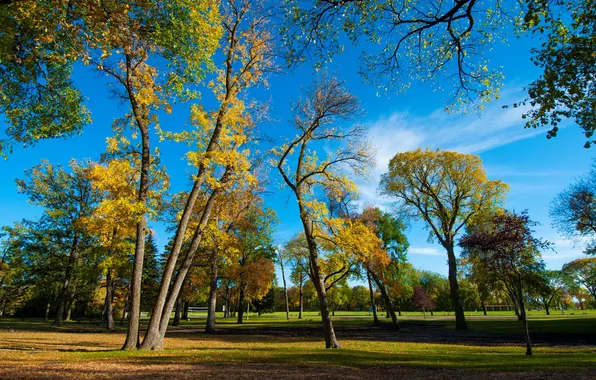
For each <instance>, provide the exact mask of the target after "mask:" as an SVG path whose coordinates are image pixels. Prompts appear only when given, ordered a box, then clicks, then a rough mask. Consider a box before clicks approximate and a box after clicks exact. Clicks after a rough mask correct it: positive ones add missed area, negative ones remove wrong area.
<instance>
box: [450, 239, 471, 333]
mask: <svg viewBox="0 0 596 380" xmlns="http://www.w3.org/2000/svg"><path fill="white" fill-rule="evenodd" d="M445 248H446V249H447V259H448V260H447V262H448V264H449V287H450V289H451V301H452V302H453V309H454V310H455V328H456V329H458V330H467V329H468V324H467V323H466V316H465V314H464V308H463V306H462V303H461V298H460V296H459V285H458V283H457V261H456V259H455V253H454V251H453V242H447V243H446V244H445Z"/></svg>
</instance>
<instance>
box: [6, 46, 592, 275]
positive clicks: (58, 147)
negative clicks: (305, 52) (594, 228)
mask: <svg viewBox="0 0 596 380" xmlns="http://www.w3.org/2000/svg"><path fill="white" fill-rule="evenodd" d="M531 43H532V42H528V41H522V40H518V39H515V38H514V39H512V40H511V42H510V44H509V45H501V46H499V47H497V48H495V49H494V50H493V51H492V52H490V53H489V55H488V58H490V60H491V65H493V67H499V66H503V72H504V74H505V80H504V81H505V86H504V87H503V89H502V97H501V99H499V100H497V101H495V102H494V103H491V104H489V105H487V107H486V109H485V110H484V112H483V113H482V114H480V115H478V114H469V115H461V114H446V113H444V112H443V108H444V105H445V104H444V99H445V97H446V96H447V94H445V93H442V92H435V91H433V87H432V86H430V85H424V84H416V83H414V84H413V85H412V88H411V89H410V90H409V91H408V92H407V93H405V94H393V95H385V94H381V95H378V94H377V89H376V87H374V86H371V85H366V84H363V83H362V79H361V78H360V77H358V76H357V74H356V73H357V69H358V55H357V54H356V53H355V52H356V50H359V49H347V52H346V53H344V54H343V55H341V56H338V57H336V58H335V59H334V62H333V63H332V64H331V65H330V67H329V68H328V69H329V71H330V72H332V73H334V74H335V75H337V76H338V77H339V78H341V79H343V80H345V81H346V86H347V87H348V88H349V89H350V90H351V91H352V93H353V94H355V95H356V96H357V97H358V98H359V99H360V101H361V103H362V107H363V109H364V110H365V112H366V113H365V115H364V116H363V117H362V118H360V119H359V120H357V121H358V122H360V123H363V124H364V125H366V126H367V127H368V137H369V140H370V142H371V143H372V144H373V145H374V146H376V149H377V158H376V166H375V167H374V168H371V172H370V176H369V179H368V180H367V181H366V182H365V181H363V180H359V181H358V182H359V184H360V185H361V192H362V194H361V202H362V203H368V204H372V205H378V206H381V207H385V208H387V209H390V208H391V201H390V200H388V199H384V198H382V197H380V196H379V195H378V194H377V191H376V189H377V185H378V180H379V177H380V175H381V174H382V173H383V172H384V171H385V170H386V166H387V163H388V161H389V159H390V158H391V157H393V156H394V155H395V154H396V153H398V152H401V151H407V150H412V149H416V148H419V147H420V148H425V147H429V148H431V149H436V148H441V149H449V150H457V151H461V152H465V153H474V154H479V155H480V157H481V158H482V160H483V163H484V165H485V168H486V171H487V174H488V176H489V178H490V179H501V180H503V181H505V182H506V183H508V184H509V185H510V192H509V195H508V199H507V206H508V207H509V208H512V209H515V210H518V211H521V210H523V209H528V210H529V213H530V216H531V217H532V219H534V220H536V221H538V222H540V223H541V225H540V226H539V227H537V228H536V235H537V236H539V237H542V238H545V239H548V240H550V241H551V242H554V243H555V247H556V253H555V252H545V253H544V258H545V261H546V262H547V266H548V267H549V268H553V269H558V268H560V267H561V266H562V265H563V264H564V263H565V262H568V261H570V260H572V259H573V258H575V257H579V256H581V255H582V252H581V251H582V247H581V244H579V245H578V244H574V243H573V242H571V241H567V240H565V239H563V237H562V236H560V235H558V234H557V233H556V231H554V230H553V229H552V228H551V227H550V220H549V218H548V207H549V203H550V202H551V200H552V199H553V197H554V196H555V195H556V194H557V193H558V192H560V191H562V190H563V189H564V188H565V187H566V186H568V185H569V184H570V183H571V182H572V181H573V180H574V179H576V178H577V177H579V176H581V175H583V174H585V173H587V172H588V170H589V167H590V164H591V158H592V156H593V154H594V150H593V149H594V148H592V149H584V148H583V147H582V146H583V143H584V137H583V135H582V134H581V132H580V129H579V128H578V127H577V126H575V125H573V123H571V122H568V123H567V126H566V127H565V128H563V129H562V131H561V132H560V136H558V137H557V138H555V139H552V140H547V139H546V138H545V135H546V128H544V129H539V130H525V129H524V128H523V121H522V119H521V113H522V110H521V109H513V108H508V109H503V108H502V106H503V105H511V104H512V103H514V102H517V101H519V100H521V99H523V98H524V97H525V96H524V92H523V86H524V85H525V84H527V83H529V82H530V81H531V80H532V79H533V78H535V77H536V76H537V74H538V71H537V70H536V68H535V67H533V65H532V64H531V62H530V60H529V54H528V48H529V47H530V46H531V45H530V44H531ZM313 78H314V77H313V70H312V68H311V67H310V66H309V65H305V66H303V67H301V68H299V69H297V70H294V71H293V72H291V73H285V74H283V75H276V76H273V77H270V80H269V83H270V85H269V87H268V88H266V89H260V90H258V91H256V92H255V95H256V96H258V97H259V98H260V99H261V100H263V101H270V102H271V115H270V116H271V119H272V121H271V122H269V123H267V124H265V125H262V126H261V129H262V131H263V132H264V133H266V134H268V135H269V136H271V137H272V138H273V139H274V140H275V141H277V142H282V141H283V139H284V138H285V137H287V136H291V135H292V134H293V132H292V130H291V128H290V127H289V123H288V120H289V116H290V113H289V112H290V106H291V104H292V101H294V100H296V99H297V98H298V97H299V96H300V88H301V86H304V85H307V84H309V83H310V82H312V80H313ZM76 82H77V84H78V85H79V86H80V87H81V88H82V90H83V93H84V95H85V96H86V97H87V98H88V102H87V105H88V107H89V108H90V110H91V111H92V116H93V119H94V123H93V124H92V125H89V126H87V127H86V128H85V130H84V132H83V134H82V135H80V136H75V137H72V138H68V139H59V140H47V141H41V142H39V143H38V144H37V145H36V146H34V147H28V148H25V149H23V148H21V147H16V149H15V152H14V153H13V154H12V155H10V157H9V159H8V160H5V161H0V171H1V172H2V174H3V175H2V177H1V179H0V210H1V212H0V225H7V224H12V223H13V222H14V221H17V220H20V219H22V218H35V217H37V216H39V214H40V213H41V210H40V209H39V208H37V207H35V206H32V205H29V204H28V203H27V201H26V198H25V197H24V196H23V195H19V194H17V192H16V185H15V183H14V179H16V178H22V177H23V171H24V170H25V169H27V168H30V167H32V166H33V165H35V164H37V163H39V162H40V160H41V159H48V160H50V161H51V162H54V163H60V164H63V165H67V164H68V161H69V160H70V159H71V158H75V159H83V158H92V159H96V158H97V157H98V156H99V154H100V153H101V152H102V151H103V150H104V148H105V138H106V137H108V136H110V135H111V127H110V126H111V123H112V121H113V119H114V118H115V117H118V116H120V115H122V114H123V113H124V112H125V111H126V109H125V108H124V107H123V106H120V105H119V104H118V102H117V101H115V100H114V99H110V98H109V96H108V93H107V91H106V85H105V81H104V79H103V78H101V77H98V76H97V75H96V74H94V73H89V72H88V71H86V70H85V69H82V68H79V69H77V71H76ZM441 86H442V87H449V83H441ZM186 117H187V112H186V111H185V110H184V109H179V108H176V109H175V112H174V113H173V114H172V115H171V116H168V117H167V118H164V119H162V120H161V126H162V128H164V129H170V130H173V129H180V128H181V127H183V126H184V125H185V124H186ZM0 121H2V119H1V117H0ZM154 144H157V139H154ZM161 149H162V160H163V162H164V163H165V165H166V166H167V168H168V171H169V172H170V175H171V177H172V187H173V190H175V191H180V190H184V189H185V188H188V175H189V174H190V173H191V169H190V167H188V165H187V164H186V162H185V161H184V160H183V154H184V152H185V151H186V146H180V145H176V144H173V143H165V144H164V145H163V146H161ZM270 177H271V181H270V182H271V184H270V189H269V190H270V193H269V194H268V195H267V196H266V202H267V204H268V205H269V207H272V208H273V209H275V211H277V213H278V216H279V218H280V220H281V223H280V224H279V226H278V230H277V234H276V239H277V241H278V243H280V244H283V243H284V242H285V241H286V240H287V239H289V238H290V237H291V236H293V235H294V234H295V233H297V232H299V231H300V228H301V226H300V223H299V219H298V215H297V211H296V207H295V204H294V200H293V198H292V197H290V194H289V192H288V190H287V189H285V188H284V187H283V186H282V184H281V178H280V177H279V176H278V174H277V171H275V170H271V171H270ZM152 226H153V228H154V229H155V230H156V235H157V236H156V237H157V240H158V244H159V246H160V247H163V246H164V245H165V244H166V242H167V240H168V238H169V236H168V235H167V234H166V232H165V231H164V228H163V226H161V225H158V224H155V223H153V225H152ZM407 236H408V238H409V240H410V247H411V248H410V252H409V255H408V257H409V260H410V261H411V262H412V263H413V264H414V265H415V266H417V267H420V268H424V269H428V270H432V271H436V272H439V273H441V274H444V275H446V274H447V265H446V255H445V253H444V251H443V250H442V248H441V247H440V246H439V245H438V244H436V243H432V242H428V241H427V237H428V233H427V231H425V229H424V225H423V224H421V223H413V224H412V225H411V226H410V228H409V229H408V231H407Z"/></svg>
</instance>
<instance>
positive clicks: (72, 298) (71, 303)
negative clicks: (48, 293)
mask: <svg viewBox="0 0 596 380" xmlns="http://www.w3.org/2000/svg"><path fill="white" fill-rule="evenodd" d="M76 295H77V294H76V290H75V289H74V287H73V288H72V289H71V291H70V295H69V297H68V302H67V303H66V315H65V316H64V320H65V321H66V322H70V321H71V316H72V309H73V308H74V306H75V304H76V302H77V301H76V299H75V297H76Z"/></svg>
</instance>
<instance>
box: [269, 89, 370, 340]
mask: <svg viewBox="0 0 596 380" xmlns="http://www.w3.org/2000/svg"><path fill="white" fill-rule="evenodd" d="M293 109H294V118H293V123H294V127H295V128H296V129H297V132H298V134H297V135H296V137H295V138H292V139H291V140H290V141H289V142H288V143H286V144H285V145H283V146H281V147H280V148H278V149H276V150H275V153H276V155H277V156H278V157H279V158H278V161H277V168H278V170H279V172H280V174H281V176H282V178H283V180H284V182H285V184H286V185H287V186H288V187H289V188H290V189H291V191H292V193H293V195H294V197H295V198H296V201H297V203H298V209H299V213H300V220H301V222H302V226H303V229H304V237H305V239H306V242H307V246H308V252H309V264H310V277H311V280H312V282H313V284H314V286H315V288H316V290H317V295H318V297H319V304H320V309H321V318H322V322H323V332H324V336H325V347H326V348H339V347H340V345H339V342H338V341H337V339H336V337H335V332H334V330H333V324H332V322H331V317H330V315H329V306H328V302H327V291H326V286H325V278H324V275H323V274H322V272H321V264H320V262H319V255H320V254H319V246H320V244H321V240H322V235H323V233H322V232H321V231H322V230H323V229H324V225H323V222H324V220H325V218H327V217H328V210H327V207H326V205H325V203H324V202H322V201H321V200H320V199H321V198H323V194H322V193H323V192H324V191H325V190H327V191H329V190H332V191H335V192H336V193H338V194H339V193H343V192H345V189H352V188H353V187H354V185H353V183H352V182H351V181H350V180H349V179H348V178H347V176H346V175H345V174H344V173H342V172H341V171H340V170H339V169H338V166H340V165H345V166H348V167H350V168H351V169H352V170H353V171H354V172H355V174H357V175H358V174H361V173H363V171H364V170H365V169H366V168H367V167H368V166H369V165H370V159H371V155H370V151H369V149H368V147H367V146H364V145H362V138H363V132H364V131H363V129H362V128H361V127H359V126H355V127H352V128H346V127H344V126H342V125H339V121H340V120H347V119H350V118H352V117H354V116H356V115H357V114H358V111H359V105H358V101H357V100H356V98H354V96H352V95H351V94H349V93H348V92H347V90H346V89H345V88H344V87H343V84H342V83H341V82H340V81H338V80H337V79H334V78H327V77H322V78H320V79H319V80H318V81H317V82H316V83H315V84H314V85H312V86H311V87H310V88H308V90H306V93H305V98H304V100H302V101H299V102H297V103H296V104H295V105H294V107H293ZM332 142H336V143H338V144H340V146H339V147H338V150H337V151H336V152H332V153H330V154H329V155H327V156H324V157H323V159H319V158H318V156H317V153H319V154H320V153H321V152H320V151H319V152H317V151H315V149H316V146H317V144H325V143H332ZM292 160H293V161H294V162H293V165H292V167H291V166H290V164H291V161H292Z"/></svg>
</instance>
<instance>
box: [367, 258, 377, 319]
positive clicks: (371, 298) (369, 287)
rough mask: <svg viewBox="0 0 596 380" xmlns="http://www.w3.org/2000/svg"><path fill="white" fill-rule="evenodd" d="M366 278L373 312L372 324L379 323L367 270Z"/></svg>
mask: <svg viewBox="0 0 596 380" xmlns="http://www.w3.org/2000/svg"><path fill="white" fill-rule="evenodd" d="M366 277H367V278H368V292H369V294H370V307H371V308H372V312H373V321H374V323H379V317H378V316H377V305H376V304H375V295H374V293H373V287H372V282H371V280H370V272H369V271H368V269H367V270H366Z"/></svg>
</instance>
